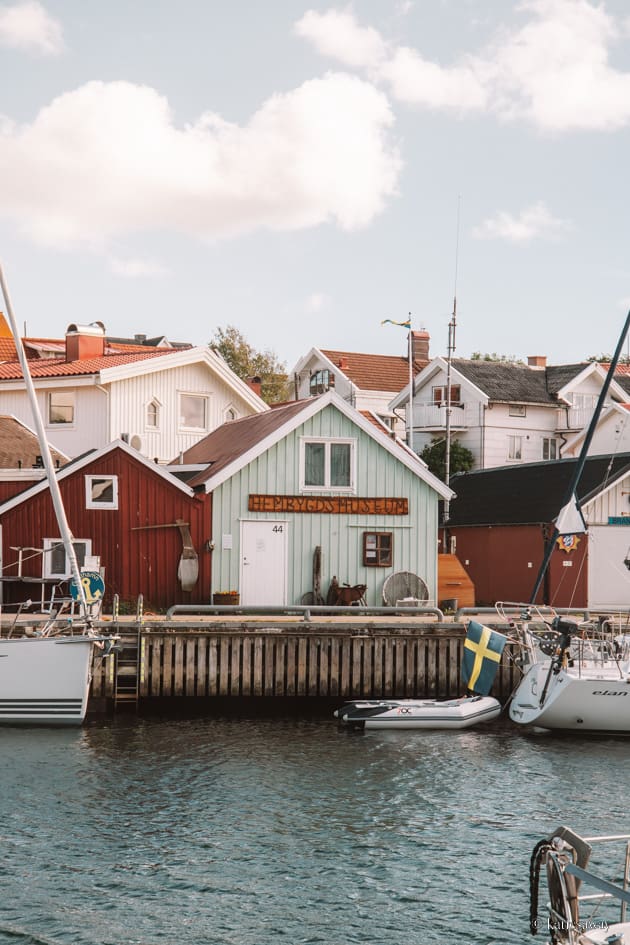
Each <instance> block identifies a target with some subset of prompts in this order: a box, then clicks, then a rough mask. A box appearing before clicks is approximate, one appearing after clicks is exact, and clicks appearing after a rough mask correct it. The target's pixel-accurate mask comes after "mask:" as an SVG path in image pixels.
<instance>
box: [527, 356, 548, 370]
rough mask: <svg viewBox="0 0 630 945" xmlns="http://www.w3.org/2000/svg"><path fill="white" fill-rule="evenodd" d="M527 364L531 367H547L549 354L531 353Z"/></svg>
mask: <svg viewBox="0 0 630 945" xmlns="http://www.w3.org/2000/svg"><path fill="white" fill-rule="evenodd" d="M527 365H528V367H531V368H546V367H547V355H546V354H530V355H528V357H527Z"/></svg>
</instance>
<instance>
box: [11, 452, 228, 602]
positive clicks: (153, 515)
mask: <svg viewBox="0 0 630 945" xmlns="http://www.w3.org/2000/svg"><path fill="white" fill-rule="evenodd" d="M58 481H59V486H60V489H61V494H62V498H63V502H64V507H65V509H66V514H67V518H68V523H69V525H70V529H71V531H72V535H73V537H74V540H75V550H76V552H77V557H78V559H79V564H80V565H82V566H85V567H87V568H88V569H89V570H96V569H102V573H103V577H104V580H105V588H106V594H105V601H106V605H107V604H108V603H110V602H111V600H112V598H113V595H114V594H117V595H118V597H119V599H120V601H121V602H124V603H127V602H135V600H136V599H137V597H138V595H139V594H142V595H143V598H144V602H145V609H152V608H159V609H163V608H166V607H169V606H170V605H171V604H174V603H200V602H209V599H210V598H209V589H210V566H211V554H210V552H209V551H208V550H207V549H208V547H209V541H210V538H211V502H212V497H211V496H209V495H204V494H203V493H196V492H195V491H193V490H192V489H191V488H189V487H188V486H187V485H185V484H184V483H182V482H181V481H180V480H179V479H177V478H176V477H175V476H173V475H171V474H170V473H169V472H167V471H166V470H165V469H164V468H163V467H159V466H157V465H155V464H153V463H151V462H149V461H148V460H146V459H145V458H144V457H142V456H141V455H140V454H139V453H137V452H136V451H135V450H133V449H132V448H131V447H129V446H127V445H126V444H125V443H123V442H121V441H116V442H114V443H112V444H110V445H109V446H107V447H105V448H103V449H101V450H98V451H94V452H91V453H89V454H87V455H85V456H83V457H81V458H79V459H77V460H75V461H74V462H72V463H69V464H68V465H67V466H65V467H64V468H63V469H61V470H60V472H59V475H58ZM0 556H1V559H0V574H1V577H2V580H1V590H2V598H3V601H4V602H5V603H7V602H19V601H22V600H25V599H27V598H30V599H33V600H36V599H38V595H39V594H40V593H41V594H42V597H43V598H44V599H49V597H50V592H51V590H52V588H53V587H55V586H57V585H59V584H60V585H61V586H62V589H63V585H64V583H65V590H66V592H67V583H66V582H67V579H68V578H69V574H70V569H69V565H68V562H67V560H66V555H65V551H64V549H63V546H62V545H60V536H59V528H58V526H57V523H56V519H55V515H54V511H53V506H52V501H51V497H50V492H49V489H48V484H47V482H46V481H45V480H44V481H42V482H40V483H37V484H36V485H34V486H31V487H30V488H27V489H26V490H24V491H23V492H21V493H19V494H18V495H15V496H13V497H12V498H10V499H8V500H7V501H5V502H4V503H3V504H2V505H0Z"/></svg>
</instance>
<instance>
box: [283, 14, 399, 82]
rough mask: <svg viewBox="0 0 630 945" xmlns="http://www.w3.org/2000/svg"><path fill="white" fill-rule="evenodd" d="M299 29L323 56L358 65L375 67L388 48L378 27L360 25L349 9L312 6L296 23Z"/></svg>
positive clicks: (355, 66) (354, 65)
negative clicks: (323, 11)
mask: <svg viewBox="0 0 630 945" xmlns="http://www.w3.org/2000/svg"><path fill="white" fill-rule="evenodd" d="M295 32H296V33H297V35H298V36H302V37H304V38H305V39H308V40H310V41H311V42H312V43H313V45H314V46H315V48H316V49H317V51H318V52H319V53H321V54H322V55H323V56H330V57H331V58H332V59H336V60H337V61H338V62H342V63H343V64H344V65H346V66H352V67H354V68H360V67H361V66H368V67H370V68H373V67H374V66H376V65H378V63H379V62H380V61H381V60H382V59H383V58H384V57H385V55H386V52H387V46H386V43H385V42H384V40H383V39H382V38H381V36H380V35H379V33H378V32H377V30H375V29H373V28H372V27H371V26H359V24H358V23H357V21H356V19H355V17H354V15H353V14H352V13H349V12H345V11H340V10H327V11H326V13H317V12H316V11H315V10H308V11H307V12H306V13H305V14H304V16H303V17H302V18H301V19H300V20H298V22H297V23H296V24H295Z"/></svg>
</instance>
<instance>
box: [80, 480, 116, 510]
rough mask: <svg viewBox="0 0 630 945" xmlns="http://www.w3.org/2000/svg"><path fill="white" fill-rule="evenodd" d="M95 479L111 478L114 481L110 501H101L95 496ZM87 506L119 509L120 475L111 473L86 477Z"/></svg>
mask: <svg viewBox="0 0 630 945" xmlns="http://www.w3.org/2000/svg"><path fill="white" fill-rule="evenodd" d="M95 479H100V480H103V479H109V480H111V483H112V498H111V500H110V501H109V502H99V501H98V500H96V499H94V498H93V483H94V480H95ZM85 507H86V509H117V508H118V476H111V475H109V474H103V475H100V476H99V475H92V476H86V477H85Z"/></svg>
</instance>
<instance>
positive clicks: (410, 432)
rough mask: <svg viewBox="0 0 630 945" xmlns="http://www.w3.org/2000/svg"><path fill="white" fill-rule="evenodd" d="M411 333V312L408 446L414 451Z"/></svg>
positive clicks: (410, 332)
mask: <svg viewBox="0 0 630 945" xmlns="http://www.w3.org/2000/svg"><path fill="white" fill-rule="evenodd" d="M412 334H413V333H412V331H411V312H409V336H408V338H409V422H408V424H407V446H408V447H409V449H410V450H412V449H413V359H412V351H413V337H412Z"/></svg>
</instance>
